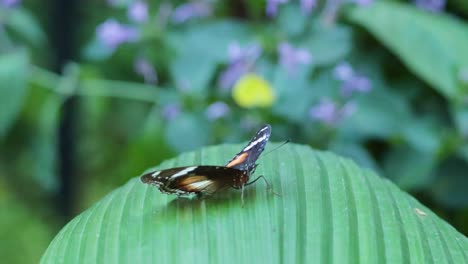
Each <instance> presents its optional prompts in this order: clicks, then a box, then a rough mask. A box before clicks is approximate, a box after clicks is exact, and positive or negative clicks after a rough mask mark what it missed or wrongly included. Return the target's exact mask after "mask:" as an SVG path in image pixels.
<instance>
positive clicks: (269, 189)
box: [245, 175, 281, 196]
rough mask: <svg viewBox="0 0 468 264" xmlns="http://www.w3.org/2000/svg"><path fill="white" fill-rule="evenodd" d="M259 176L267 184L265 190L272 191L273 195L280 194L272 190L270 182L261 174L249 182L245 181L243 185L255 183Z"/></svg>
mask: <svg viewBox="0 0 468 264" xmlns="http://www.w3.org/2000/svg"><path fill="white" fill-rule="evenodd" d="M260 178H262V179H263V180H264V181H265V184H266V185H267V190H268V191H269V192H272V193H273V194H274V195H276V196H281V195H280V194H279V193H277V192H275V191H274V190H273V186H272V185H271V183H270V182H269V181H268V180H267V179H266V178H265V177H263V175H260V176H258V177H257V178H256V179H255V180H253V181H251V182H248V183H246V184H245V185H246V186H247V185H251V184H253V183H255V182H256V181H258V180H259V179H260Z"/></svg>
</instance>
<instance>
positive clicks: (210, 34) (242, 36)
mask: <svg viewBox="0 0 468 264" xmlns="http://www.w3.org/2000/svg"><path fill="white" fill-rule="evenodd" d="M248 36H249V35H248V30H247V27H246V26H245V24H243V23H240V22H237V21H229V20H226V21H219V22H212V23H204V24H196V25H194V26H191V27H188V28H186V29H184V30H181V31H177V32H171V33H170V34H169V35H168V45H169V46H171V47H172V48H174V49H175V52H176V53H177V56H176V58H175V59H174V60H173V62H172V63H171V64H170V66H169V68H170V74H171V77H172V78H173V79H174V81H175V83H176V84H177V85H180V86H182V88H184V89H185V90H187V91H188V92H189V93H191V94H192V95H194V96H198V97H203V96H206V93H205V91H206V89H208V88H209V82H210V80H212V78H213V74H214V73H215V70H216V67H217V66H218V64H219V63H221V62H224V61H226V60H227V58H228V46H229V44H230V43H233V42H235V41H237V42H240V43H242V44H243V45H245V42H246V39H248Z"/></svg>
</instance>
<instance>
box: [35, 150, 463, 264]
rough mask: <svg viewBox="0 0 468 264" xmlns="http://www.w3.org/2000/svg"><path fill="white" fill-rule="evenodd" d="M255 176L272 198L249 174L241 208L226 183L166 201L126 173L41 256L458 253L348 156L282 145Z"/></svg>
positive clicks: (205, 156) (187, 157) (434, 220)
mask: <svg viewBox="0 0 468 264" xmlns="http://www.w3.org/2000/svg"><path fill="white" fill-rule="evenodd" d="M241 147H242V145H223V146H216V147H209V148H204V149H202V150H199V151H197V152H191V153H186V154H183V155H181V156H179V157H178V158H176V159H173V160H169V161H167V162H164V163H163V164H161V166H159V167H158V168H160V169H164V168H170V167H174V166H183V165H193V164H224V163H225V162H226V161H227V160H229V158H230V157H232V156H233V155H234V154H235V153H236V152H237V151H238V150H239V149H240V148H241ZM270 147H275V144H270ZM267 151H268V150H267ZM256 175H265V177H267V178H268V179H269V181H271V183H272V184H273V186H274V189H275V190H276V191H278V192H280V193H281V197H278V196H275V195H272V194H271V193H268V192H267V191H266V189H265V185H264V184H263V183H261V182H259V183H257V184H255V185H253V186H249V187H248V188H247V189H246V197H245V198H246V204H245V207H244V208H243V207H242V206H241V201H240V192H239V191H236V190H230V191H228V192H225V193H220V194H218V195H216V196H214V197H211V198H207V199H201V200H186V199H175V197H174V196H170V195H165V194H161V193H160V192H159V191H158V190H157V189H156V188H154V187H152V186H149V185H144V184H142V183H141V182H140V180H139V179H138V178H134V179H131V180H130V181H129V182H128V183H127V184H125V185H124V186H123V187H121V188H119V189H117V190H115V191H113V192H112V193H110V194H109V195H107V196H106V197H105V198H104V199H102V200H101V201H99V202H98V203H96V204H95V205H94V206H93V207H91V208H90V209H88V210H86V211H85V212H83V213H82V214H80V215H79V216H77V217H76V218H75V219H74V220H72V221H71V222H70V223H69V224H67V225H66V226H65V227H64V228H63V229H62V231H61V232H60V233H59V234H58V235H57V236H56V237H55V239H54V240H53V241H52V243H51V244H50V246H49V248H48V250H47V251H46V253H45V254H44V256H43V258H42V263H116V262H119V263H155V262H158V263H174V262H179V263H221V262H222V263H257V262H261V263H279V262H282V263H307V262H310V261H311V260H313V261H314V262H317V263H409V262H411V263H466V262H467V261H468V253H467V252H468V240H467V239H466V237H464V236H463V235H461V234H460V233H458V232H457V231H456V230H455V229H454V228H453V227H451V226H450V225H449V224H447V223H446V222H444V221H443V220H441V219H440V218H439V217H437V216H436V215H435V214H434V213H432V212H431V211H430V210H429V209H427V208H426V207H425V206H423V205H422V204H420V203H419V202H418V201H416V200H415V199H414V198H412V197H411V196H409V195H408V194H406V193H404V192H402V191H401V190H400V189H398V188H397V187H396V186H395V185H394V184H393V183H391V182H390V181H388V180H385V179H383V178H380V177H378V176H377V175H376V174H374V173H373V172H371V171H370V170H363V169H360V168H359V167H357V166H356V165H355V164H354V163H353V162H351V161H350V160H348V159H343V158H340V157H338V156H336V155H333V154H331V153H328V152H318V151H314V150H312V149H310V148H309V147H305V146H299V145H295V144H289V145H287V146H284V147H282V148H281V150H279V151H274V152H272V153H270V154H269V155H264V156H263V157H262V158H261V160H260V165H259V167H258V169H257V172H256Z"/></svg>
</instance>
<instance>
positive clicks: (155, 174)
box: [151, 171, 161, 178]
mask: <svg viewBox="0 0 468 264" xmlns="http://www.w3.org/2000/svg"><path fill="white" fill-rule="evenodd" d="M159 173H161V171H156V172H154V173H153V174H151V176H152V177H153V178H156V176H158V175H159Z"/></svg>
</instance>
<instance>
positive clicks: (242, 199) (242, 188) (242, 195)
mask: <svg viewBox="0 0 468 264" xmlns="http://www.w3.org/2000/svg"><path fill="white" fill-rule="evenodd" d="M244 186H245V184H242V187H241V203H242V208H244Z"/></svg>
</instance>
